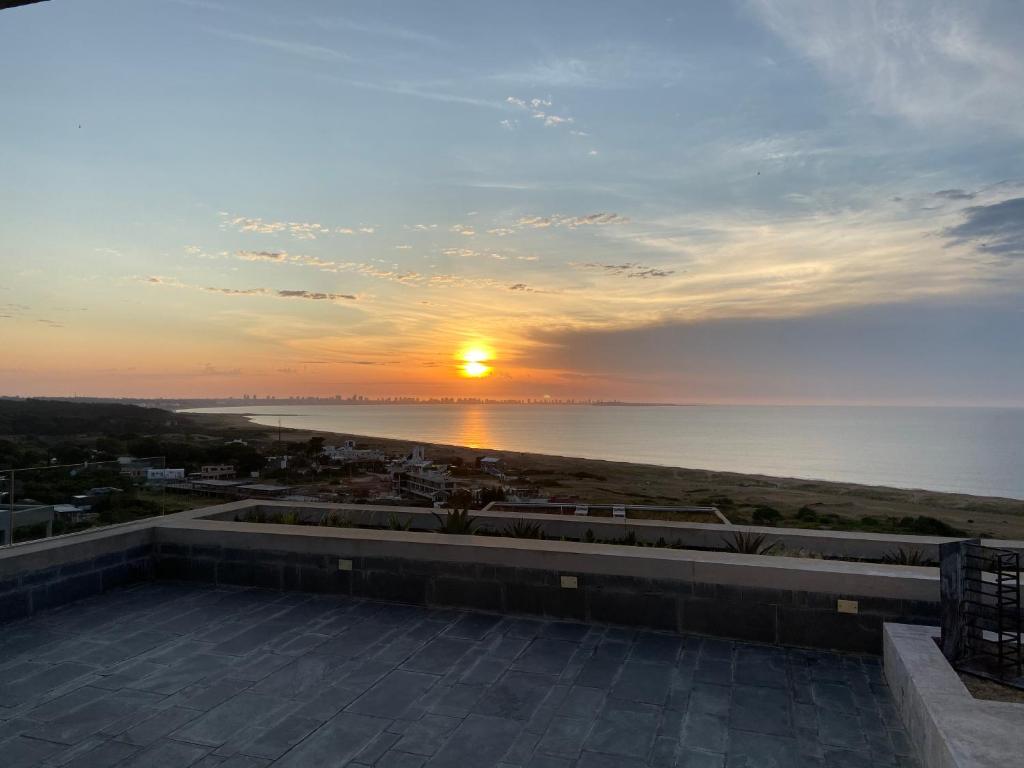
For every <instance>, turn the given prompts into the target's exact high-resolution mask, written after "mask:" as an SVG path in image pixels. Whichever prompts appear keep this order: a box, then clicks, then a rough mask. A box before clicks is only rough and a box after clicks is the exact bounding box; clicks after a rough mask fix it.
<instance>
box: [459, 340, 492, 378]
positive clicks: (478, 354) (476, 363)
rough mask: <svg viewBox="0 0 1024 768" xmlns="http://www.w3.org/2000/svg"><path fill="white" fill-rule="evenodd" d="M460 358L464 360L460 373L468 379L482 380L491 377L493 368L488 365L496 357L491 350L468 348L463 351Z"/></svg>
mask: <svg viewBox="0 0 1024 768" xmlns="http://www.w3.org/2000/svg"><path fill="white" fill-rule="evenodd" d="M460 357H461V359H462V365H461V366H460V372H461V373H462V375H463V376H465V377H466V378H469V379H482V378H483V377H484V376H489V375H490V373H491V370H492V368H491V366H489V365H487V364H486V363H487V361H488V360H490V359H491V358H492V357H494V355H493V353H492V352H491V350H489V349H487V348H486V347H482V346H472V347H466V348H465V349H464V350H462V353H461V354H460Z"/></svg>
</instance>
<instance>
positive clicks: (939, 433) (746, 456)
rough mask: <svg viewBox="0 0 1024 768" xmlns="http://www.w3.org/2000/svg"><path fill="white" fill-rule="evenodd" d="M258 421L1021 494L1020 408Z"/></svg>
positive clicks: (391, 408)
mask: <svg viewBox="0 0 1024 768" xmlns="http://www.w3.org/2000/svg"><path fill="white" fill-rule="evenodd" d="M195 411H196V412H199V413H244V414H248V415H250V417H251V419H252V420H253V421H254V422H256V423H258V424H266V425H270V426H276V425H277V423H278V419H280V421H281V425H282V426H284V427H295V428H299V429H318V430H324V431H328V432H346V433H350V434H356V435H373V436H376V437H392V438H399V439H405V440H422V441H423V442H425V443H450V444H455V445H468V446H473V447H479V448H495V449H505V450H510V451H525V452H530V453H550V454H557V455H562V456H582V457H586V458H594V459H610V460H614V461H632V462H639V463H645V464H662V465H666V466H673V467H693V468H698V469H714V470H722V471H730V472H744V473H756V474H766V475H778V476H783V477H799V478H808V479H820V480H838V481H846V482H854V483H866V484H869V485H889V486H895V487H899V488H926V489H929V490H936V491H954V492H959V493H973V494H982V495H987V496H1007V497H1011V498H1018V499H1024V409H1005V408H903V407H866V406H864V407H859V406H858V407H833V406H683V407H670V406H559V405H538V406H529V405H301V406H300V405H280V406H250V407H241V408H199V409H195Z"/></svg>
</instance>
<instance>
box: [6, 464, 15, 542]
mask: <svg viewBox="0 0 1024 768" xmlns="http://www.w3.org/2000/svg"><path fill="white" fill-rule="evenodd" d="M7 501H8V502H9V503H10V512H9V515H8V523H9V524H10V528H9V529H8V530H7V546H8V547H13V546H14V470H13V469H12V470H11V483H10V486H9V487H8V488H7Z"/></svg>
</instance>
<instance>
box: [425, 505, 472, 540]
mask: <svg viewBox="0 0 1024 768" xmlns="http://www.w3.org/2000/svg"><path fill="white" fill-rule="evenodd" d="M433 514H434V518H435V519H436V520H437V526H438V527H437V530H438V533H452V534H457V535H461V536H468V535H469V534H471V533H473V529H474V528H475V527H476V518H475V517H470V515H469V510H468V509H449V510H448V512H447V514H445V516H444V517H441V516H440V515H439V514H437V512H434V513H433Z"/></svg>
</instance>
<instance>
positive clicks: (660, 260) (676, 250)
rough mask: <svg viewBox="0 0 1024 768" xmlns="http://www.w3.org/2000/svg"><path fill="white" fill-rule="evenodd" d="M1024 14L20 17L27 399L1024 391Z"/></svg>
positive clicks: (851, 8) (126, 13)
mask: <svg viewBox="0 0 1024 768" xmlns="http://www.w3.org/2000/svg"><path fill="white" fill-rule="evenodd" d="M1022 38H1024V8H1022V7H1021V6H1020V5H1019V4H1017V3H1014V2H1008V1H1007V0H981V1H979V2H966V1H964V2H947V1H946V0H927V1H926V0H921V1H919V2H909V1H907V2H903V1H900V0H893V1H892V2H870V1H869V0H865V2H858V3H840V2H812V1H811V0H737V1H736V2H723V3H696V2H694V3H680V2H675V1H674V2H667V1H666V2H649V3H643V4H640V5H624V4H614V3H605V2H566V3H557V4H551V3H540V2H523V3H515V4H507V3H500V4H499V3H479V2H473V3H471V2H468V0H467V1H465V2H441V1H440V0H437V1H436V2H432V1H430V0H426V1H423V2H414V1H413V0H406V1H405V2H380V3H373V4H357V3H336V2H328V1H327V0H307V1H305V2H295V3H288V4H282V3H275V2H270V1H269V0H245V1H243V0H154V2H149V3H133V2H128V0H108V1H107V2H98V3H75V2H71V0H52V2H47V3H37V4H33V5H27V6H23V7H19V8H14V9H9V10H6V11H2V12H0V67H2V68H3V71H4V72H7V73H15V76H11V77H6V78H3V79H0V102H2V103H3V104H4V106H5V109H4V112H3V119H2V120H0V178H3V179H4V180H5V182H7V183H5V184H2V185H0V206H2V213H0V233H2V234H0V275H2V277H0V339H3V341H4V344H3V345H2V346H0V349H3V359H2V361H0V394H3V395H24V396H33V395H45V396H62V395H81V396H100V397H129V398H224V397H238V396H241V393H246V392H249V393H267V394H277V395H278V396H280V397H287V396H319V397H332V396H334V395H335V394H336V393H343V394H344V396H349V395H351V394H353V393H357V392H358V393H360V394H362V395H364V396H366V397H370V398H377V397H380V398H388V397H396V396H414V397H422V398H438V397H455V398H483V399H488V398H490V399H506V398H515V399H540V398H544V397H546V396H547V397H550V398H552V399H577V400H587V399H593V400H622V401H648V402H652V401H653V402H678V403H688V402H702V403H794V404H799V403H892V404H921V405H931V404H964V405H1014V406H1024V344H1022V341H1021V340H1022V338H1024V99H1022V98H1021V93H1022V92H1024V50H1022V49H1024V47H1022V46H1021V45H1020V43H1019V41H1020V39H1022Z"/></svg>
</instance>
